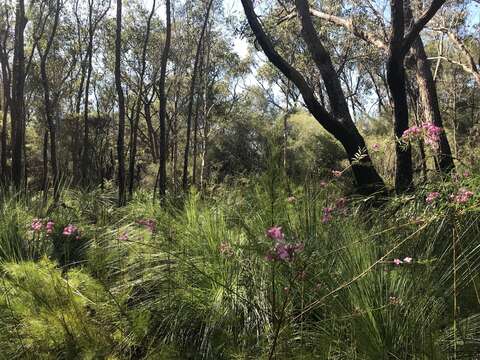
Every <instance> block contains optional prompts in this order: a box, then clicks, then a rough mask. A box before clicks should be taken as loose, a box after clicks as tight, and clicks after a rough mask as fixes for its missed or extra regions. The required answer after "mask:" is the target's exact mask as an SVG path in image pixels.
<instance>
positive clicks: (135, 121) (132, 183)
mask: <svg viewBox="0 0 480 360" xmlns="http://www.w3.org/2000/svg"><path fill="white" fill-rule="evenodd" d="M154 12H155V0H154V1H153V3H152V11H151V12H150V15H149V16H148V20H147V29H146V32H145V37H144V39H143V46H142V57H141V61H140V62H141V65H140V66H141V69H140V78H139V81H138V94H137V99H136V101H135V105H134V108H135V115H134V118H133V132H132V134H133V137H132V141H133V142H132V144H131V145H130V163H129V171H128V173H129V182H128V194H129V196H130V197H132V196H133V190H134V188H135V163H136V157H137V142H138V141H137V140H138V138H137V135H138V126H139V122H140V112H141V106H142V99H143V82H144V77H145V68H146V63H147V49H148V40H149V38H150V25H151V23H152V17H153V14H154Z"/></svg>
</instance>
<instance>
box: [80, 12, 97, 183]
mask: <svg viewBox="0 0 480 360" xmlns="http://www.w3.org/2000/svg"><path fill="white" fill-rule="evenodd" d="M92 11H93V9H92V8H91V7H90V9H89V14H88V22H89V29H88V45H87V50H86V51H87V52H86V62H87V63H86V72H87V74H86V78H85V92H84V104H83V151H82V160H81V165H80V170H81V177H82V185H83V186H86V185H88V184H89V183H90V178H89V171H88V170H89V165H90V139H89V132H90V128H89V123H88V118H89V114H88V112H89V93H90V79H91V76H92V56H93V35H94V29H93V24H92V16H93V14H92Z"/></svg>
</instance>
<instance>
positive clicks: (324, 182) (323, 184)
mask: <svg viewBox="0 0 480 360" xmlns="http://www.w3.org/2000/svg"><path fill="white" fill-rule="evenodd" d="M327 185H328V184H327V182H326V181H324V180H322V181H320V187H322V188H323V187H326V186H327Z"/></svg>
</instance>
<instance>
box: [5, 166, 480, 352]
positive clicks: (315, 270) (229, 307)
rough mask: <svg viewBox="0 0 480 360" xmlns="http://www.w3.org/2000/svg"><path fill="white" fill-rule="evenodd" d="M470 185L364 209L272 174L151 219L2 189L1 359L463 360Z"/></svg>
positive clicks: (474, 228) (167, 205)
mask: <svg viewBox="0 0 480 360" xmlns="http://www.w3.org/2000/svg"><path fill="white" fill-rule="evenodd" d="M479 185H480V178H479V177H478V176H475V175H470V174H467V173H465V175H464V176H463V175H462V176H456V177H455V178H454V179H453V180H449V181H442V182H437V183H431V184H429V185H428V187H425V188H423V189H418V191H417V192H416V193H412V194H408V195H403V196H398V197H394V198H390V199H388V200H387V199H379V198H378V197H377V198H376V200H373V198H358V197H355V196H353V195H352V196H344V195H342V194H343V193H344V191H345V183H344V180H343V179H342V177H340V178H337V177H331V179H330V180H329V181H326V182H322V183H321V184H320V185H318V182H317V181H316V182H312V183H308V182H307V183H305V184H304V185H302V186H293V185H292V184H288V181H287V178H285V177H284V176H283V175H282V170H281V169H277V168H275V167H274V166H272V167H271V168H270V169H268V170H267V171H266V173H265V175H262V176H261V177H257V178H252V179H249V180H247V179H245V180H244V181H242V182H239V183H237V184H235V186H229V187H228V189H227V188H225V187H222V186H218V187H217V188H216V189H215V191H212V192H211V193H210V194H203V195H200V194H199V193H196V192H195V191H192V192H191V193H190V194H189V195H188V196H185V197H183V198H181V199H180V198H171V199H166V200H164V203H163V205H162V206H160V204H159V202H158V200H156V201H155V200H153V201H152V194H151V193H149V192H147V191H138V192H137V193H136V194H135V197H134V199H133V200H132V201H131V202H130V203H129V204H128V205H127V206H125V207H123V208H118V207H117V206H116V202H115V201H116V193H115V192H114V191H109V190H108V188H107V189H103V190H101V189H97V190H93V191H90V192H88V193H87V192H79V191H73V190H64V191H63V193H62V200H61V202H60V204H59V206H53V204H52V203H49V202H47V203H45V202H44V199H43V197H42V196H41V195H39V196H32V197H29V198H25V197H21V198H19V197H14V196H13V195H7V194H4V195H3V196H4V197H5V198H3V201H2V202H1V204H2V205H1V213H2V216H1V217H0V258H1V283H0V323H1V328H2V332H1V334H0V344H1V355H2V358H5V359H73V358H79V359H80V358H81V359H100V358H102V359H183V358H199V359H201V358H203V359H237V358H238V359H267V358H268V359H270V358H281V359H314V358H318V359H450V358H455V357H456V358H465V359H473V358H475V356H476V355H478V353H479V351H480V343H479V338H480V289H479V287H480V279H479V277H478V270H479V263H478V258H479V252H480V244H479V242H478V236H479V233H480V216H479V213H480V202H479V197H478V194H477V195H476V194H470V192H467V190H466V189H474V188H478V186H479ZM433 190H435V191H433ZM465 194H467V195H465ZM373 201H374V202H375V204H372V202H373Z"/></svg>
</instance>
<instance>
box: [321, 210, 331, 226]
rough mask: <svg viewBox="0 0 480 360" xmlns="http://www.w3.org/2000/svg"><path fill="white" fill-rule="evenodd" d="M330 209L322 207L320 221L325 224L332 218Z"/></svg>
mask: <svg viewBox="0 0 480 360" xmlns="http://www.w3.org/2000/svg"><path fill="white" fill-rule="evenodd" d="M332 211H333V208H331V207H325V208H323V216H322V223H324V224H326V223H328V222H330V220H332Z"/></svg>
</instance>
